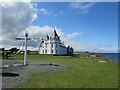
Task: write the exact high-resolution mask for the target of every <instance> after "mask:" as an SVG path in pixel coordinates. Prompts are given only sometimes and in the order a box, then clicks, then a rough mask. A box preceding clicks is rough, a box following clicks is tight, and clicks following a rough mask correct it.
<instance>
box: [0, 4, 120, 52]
mask: <svg viewBox="0 0 120 90" xmlns="http://www.w3.org/2000/svg"><path fill="white" fill-rule="evenodd" d="M0 7H2V40H1V41H2V45H1V46H2V47H7V48H8V47H15V46H17V47H19V46H20V45H21V43H22V42H23V41H16V40H14V38H15V37H23V35H24V33H25V32H28V34H29V37H40V38H42V37H43V38H45V36H46V35H47V34H48V35H51V34H52V32H53V29H54V27H55V28H56V31H57V33H58V35H59V36H60V38H61V40H62V41H64V43H65V45H66V46H67V45H71V46H72V47H73V48H74V50H75V51H94V52H111V53H113V52H117V50H118V3H117V2H11V3H10V2H8V3H1V4H0ZM39 42H40V41H39V40H38V41H29V42H28V44H29V49H32V50H38V45H39Z"/></svg>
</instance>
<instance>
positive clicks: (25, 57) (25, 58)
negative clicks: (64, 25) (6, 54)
mask: <svg viewBox="0 0 120 90" xmlns="http://www.w3.org/2000/svg"><path fill="white" fill-rule="evenodd" d="M34 39H40V38H32V39H30V38H28V33H25V37H24V38H16V40H25V44H24V46H25V50H24V65H26V64H27V41H28V40H34Z"/></svg>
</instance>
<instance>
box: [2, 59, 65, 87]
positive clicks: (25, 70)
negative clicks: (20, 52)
mask: <svg viewBox="0 0 120 90" xmlns="http://www.w3.org/2000/svg"><path fill="white" fill-rule="evenodd" d="M22 63H23V61H21V60H4V61H3V62H2V67H0V69H2V73H1V76H2V88H13V87H15V86H16V85H17V84H20V83H22V82H23V81H25V80H26V79H27V78H28V77H29V75H30V74H32V73H35V72H45V71H51V70H62V69H63V68H64V66H63V65H60V64H57V63H49V62H42V63H40V62H32V61H29V62H27V63H28V65H26V66H24V65H21V64H22ZM5 65H8V67H4V66H5Z"/></svg>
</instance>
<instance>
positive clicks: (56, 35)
mask: <svg viewBox="0 0 120 90" xmlns="http://www.w3.org/2000/svg"><path fill="white" fill-rule="evenodd" d="M55 37H57V38H58V39H59V36H58V34H57V32H56V30H55V28H54V32H53V38H55Z"/></svg>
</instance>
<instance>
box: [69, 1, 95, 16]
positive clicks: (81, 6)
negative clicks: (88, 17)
mask: <svg viewBox="0 0 120 90" xmlns="http://www.w3.org/2000/svg"><path fill="white" fill-rule="evenodd" d="M94 4H95V2H89V3H88V2H72V3H70V4H69V6H70V7H71V8H73V9H77V10H79V12H78V13H80V14H87V13H88V12H89V10H90V8H92V7H93V5H94Z"/></svg>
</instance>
